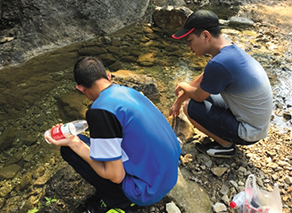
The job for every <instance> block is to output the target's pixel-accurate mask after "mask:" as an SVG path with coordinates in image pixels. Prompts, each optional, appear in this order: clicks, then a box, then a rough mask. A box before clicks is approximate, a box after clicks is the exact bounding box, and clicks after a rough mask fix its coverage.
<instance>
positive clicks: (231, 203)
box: [229, 201, 236, 209]
mask: <svg viewBox="0 0 292 213" xmlns="http://www.w3.org/2000/svg"><path fill="white" fill-rule="evenodd" d="M229 205H230V207H231V208H233V209H234V208H235V207H236V203H235V202H234V201H231V202H230V204H229Z"/></svg>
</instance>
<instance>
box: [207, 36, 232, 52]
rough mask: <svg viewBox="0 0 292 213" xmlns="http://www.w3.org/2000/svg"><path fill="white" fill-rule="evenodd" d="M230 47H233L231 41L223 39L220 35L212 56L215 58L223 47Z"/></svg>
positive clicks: (215, 42) (216, 40)
mask: <svg viewBox="0 0 292 213" xmlns="http://www.w3.org/2000/svg"><path fill="white" fill-rule="evenodd" d="M229 45H232V43H231V42H230V41H227V40H226V39H224V38H223V36H222V35H220V36H219V37H218V38H214V40H213V42H212V48H211V51H210V54H211V55H212V57H215V56H216V55H217V54H218V53H219V52H220V50H221V49H222V48H223V47H226V46H229Z"/></svg>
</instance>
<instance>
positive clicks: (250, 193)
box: [241, 174, 282, 213]
mask: <svg viewBox="0 0 292 213" xmlns="http://www.w3.org/2000/svg"><path fill="white" fill-rule="evenodd" d="M241 212H243V213H254V212H261V213H282V201H281V197H280V192H279V187H278V184H275V185H274V189H273V191H272V192H268V191H265V190H262V189H260V188H259V187H258V186H257V184H256V177H255V176H254V175H253V174H251V175H249V176H248V178H247V180H246V183H245V202H244V205H243V206H242V207H241Z"/></svg>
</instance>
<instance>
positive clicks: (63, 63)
mask: <svg viewBox="0 0 292 213" xmlns="http://www.w3.org/2000/svg"><path fill="white" fill-rule="evenodd" d="M223 33H224V35H225V36H226V38H228V39H230V40H231V41H233V42H234V43H236V44H237V45H238V46H240V47H242V48H244V49H245V50H246V51H247V52H248V53H249V54H251V55H253V56H254V57H255V58H256V59H257V60H258V61H259V62H260V63H261V64H262V65H263V67H264V68H265V70H266V71H267V74H268V76H269V77H270V80H271V83H272V85H273V91H274V105H275V107H274V109H275V113H274V116H273V119H272V121H271V122H272V123H273V124H274V125H276V126H278V127H279V129H283V128H291V125H292V124H291V118H290V119H289V115H288V114H289V110H290V115H291V113H292V112H291V108H292V91H291V90H292V76H291V75H292V74H291V73H292V71H291V70H292V66H291V60H289V57H287V56H286V55H285V54H284V52H281V48H277V44H276V43H275V44H274V43H273V42H270V44H267V42H263V40H262V39H261V38H262V37H268V36H269V34H268V32H267V31H261V32H259V30H258V29H250V30H236V29H231V28H227V29H224V30H223ZM271 46H273V48H271ZM86 55H97V56H98V57H99V56H100V57H102V60H103V61H104V62H105V64H106V65H107V68H108V69H109V70H110V71H116V70H118V69H126V70H131V71H134V72H137V73H141V74H146V75H150V76H153V77H154V78H155V79H156V80H157V82H159V84H160V87H159V88H160V92H161V98H160V102H158V103H156V104H157V106H158V108H159V109H160V110H161V111H162V112H163V113H164V115H165V116H167V114H168V110H169V108H170V107H171V105H172V103H173V102H174V100H175V95H174V93H173V91H174V87H175V84H176V83H177V82H179V81H186V82H190V81H191V80H192V79H193V78H194V77H195V76H197V75H199V74H200V73H201V72H202V70H203V69H204V66H205V65H206V63H207V62H208V60H209V59H210V57H196V56H195V55H194V54H193V53H191V52H190V51H189V50H188V49H187V48H186V44H185V41H174V40H173V39H172V38H171V37H170V36H169V35H166V34H165V33H164V32H162V31H161V30H160V29H157V28H155V27H152V26H149V25H140V24H136V25H132V26H130V27H127V28H125V29H123V30H121V31H118V32H116V33H113V34H111V35H108V36H106V37H100V38H95V39H93V40H90V41H86V42H82V43H76V44H72V45H70V46H67V47H65V48H62V49H59V50H56V51H52V52H50V53H46V54H44V55H41V56H38V57H35V58H33V59H31V60H29V61H27V62H26V63H25V64H23V65H20V66H17V67H9V68H5V69H3V70H1V71H0V83H1V84H0V92H1V98H0V106H1V108H0V121H1V124H0V135H2V136H3V135H4V134H5V131H6V130H7V129H13V130H14V131H15V132H14V135H13V138H11V140H12V143H11V144H10V146H9V145H7V148H5V149H4V148H2V149H0V150H1V155H0V170H1V175H0V178H1V179H0V208H1V210H0V211H3V212H4V211H5V212H16V211H15V210H17V209H19V203H20V202H21V203H25V202H26V201H27V200H30V201H31V203H37V202H38V200H39V198H40V196H41V195H42V193H43V190H44V189H43V183H45V181H46V180H48V179H49V178H50V177H51V175H53V174H54V173H55V172H56V171H57V170H58V169H60V168H61V167H62V166H64V162H63V161H62V160H61V158H60V156H59V152H58V148H57V147H54V146H51V145H48V144H47V143H46V142H45V140H44V139H43V133H44V132H45V131H46V130H47V129H49V128H50V127H51V126H52V125H54V124H56V123H60V122H64V119H62V118H61V116H60V113H59V111H60V108H59V107H60V105H59V102H58V100H59V99H60V97H61V96H62V95H63V94H65V93H66V92H68V91H73V90H74V82H73V76H72V67H73V65H74V63H75V62H76V61H77V60H78V58H80V57H83V56H86ZM285 113H286V114H287V116H286V117H285V118H284V115H286V114H285ZM11 132H13V131H11ZM11 134H12V133H11ZM0 137H1V136H0ZM0 142H1V140H0ZM12 165H16V166H18V167H17V171H15V168H16V167H15V166H14V167H11V166H12ZM4 172H6V173H9V174H14V175H11V176H7V175H3V174H4ZM40 177H42V178H43V179H44V180H43V182H40V180H39V178H40Z"/></svg>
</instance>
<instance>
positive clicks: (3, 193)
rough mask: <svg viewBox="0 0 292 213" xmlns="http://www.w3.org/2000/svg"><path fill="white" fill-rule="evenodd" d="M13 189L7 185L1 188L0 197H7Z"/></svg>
mask: <svg viewBox="0 0 292 213" xmlns="http://www.w3.org/2000/svg"><path fill="white" fill-rule="evenodd" d="M11 191H12V186H9V185H6V186H2V187H1V188H0V198H5V197H6V196H7V195H8V194H9V193H10V192H11Z"/></svg>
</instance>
